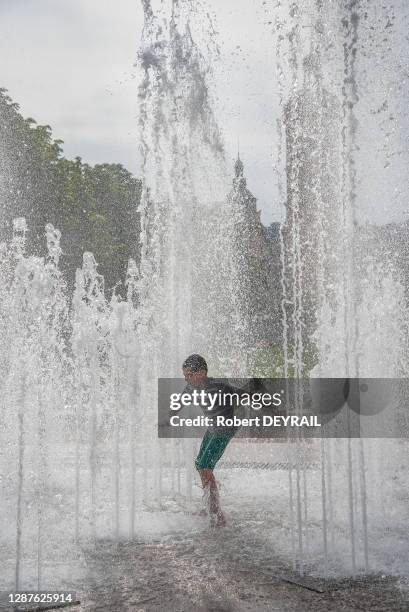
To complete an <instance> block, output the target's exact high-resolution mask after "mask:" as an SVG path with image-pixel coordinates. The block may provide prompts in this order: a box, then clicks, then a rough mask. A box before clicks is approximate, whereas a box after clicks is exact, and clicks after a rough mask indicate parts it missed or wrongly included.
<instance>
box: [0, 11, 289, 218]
mask: <svg viewBox="0 0 409 612" xmlns="http://www.w3.org/2000/svg"><path fill="white" fill-rule="evenodd" d="M213 4H214V5H215V8H216V12H217V15H216V17H217V22H218V27H219V30H220V40H221V41H222V49H221V51H222V57H223V70H224V73H225V74H226V71H228V72H229V78H228V81H229V84H228V88H227V87H225V88H223V74H221V75H220V76H221V80H220V83H219V91H218V92H217V94H218V99H219V101H220V105H219V106H220V108H219V112H220V113H221V114H222V116H223V119H222V123H223V132H224V137H225V142H226V150H227V157H228V159H232V158H233V157H234V156H235V154H236V150H237V139H238V138H239V139H240V147H241V153H242V158H243V161H244V162H245V167H246V174H247V178H248V185H249V187H250V189H252V191H253V192H254V194H255V195H256V196H257V197H258V198H259V206H260V208H262V210H263V220H264V221H266V222H268V221H270V220H271V219H272V218H278V215H279V212H278V209H277V206H276V205H275V204H274V200H275V197H274V176H273V172H272V138H273V136H274V117H273V115H272V112H271V106H272V104H273V87H272V78H273V74H274V64H273V62H272V57H273V42H272V38H271V33H270V32H269V29H268V28H266V27H265V23H264V22H265V18H264V15H263V13H262V11H261V10H260V6H261V2H254V1H253V0H234V2H233V1H230V0H228V1H226V0H224V1H223V2H214V3H213ZM0 23H1V36H0V54H1V57H2V58H3V59H4V58H7V61H5V62H4V61H3V62H2V65H1V69H0V84H1V86H4V87H6V88H7V89H8V90H9V94H10V96H11V97H12V98H13V99H14V100H15V101H16V102H18V103H19V104H20V107H21V112H22V113H23V115H24V116H31V117H33V118H34V119H35V120H36V121H37V122H38V123H48V124H49V125H51V127H52V130H53V136H54V138H61V139H62V140H64V153H65V155H66V156H67V157H75V156H76V155H80V156H81V157H82V158H83V159H84V160H85V161H87V162H88V163H91V164H94V163H101V162H114V163H115V162H119V163H122V164H124V166H126V168H128V169H129V170H130V171H131V172H133V173H135V174H136V175H138V174H139V160H138V135H137V75H136V68H135V67H134V63H135V59H136V54H137V50H138V46H139V41H140V36H141V30H142V25H143V14H142V9H141V2H140V1H139V0H118V1H117V2H112V0H0ZM266 58H268V61H266Z"/></svg>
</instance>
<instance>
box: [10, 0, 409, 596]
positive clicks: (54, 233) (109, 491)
mask: <svg viewBox="0 0 409 612" xmlns="http://www.w3.org/2000/svg"><path fill="white" fill-rule="evenodd" d="M143 6H144V12H145V26H144V31H143V36H142V46H141V51H140V55H139V62H140V65H141V68H142V79H141V84H140V88H139V100H140V128H141V130H140V131H141V140H140V142H141V148H142V160H143V178H144V188H143V197H142V202H141V223H142V231H141V262H140V265H139V267H137V266H136V264H135V262H133V261H132V260H131V261H130V262H129V266H128V271H127V296H126V299H124V300H120V298H119V297H118V296H116V295H114V296H113V297H112V299H111V300H110V301H108V300H107V298H106V295H105V292H104V280H103V277H102V276H101V275H100V274H99V273H98V269H97V262H96V261H95V259H94V257H93V255H92V254H91V253H84V259H83V265H82V268H81V269H79V270H78V271H77V276H76V284H75V290H74V293H73V295H72V298H71V296H69V295H68V292H67V289H66V286H65V283H64V279H63V277H62V275H61V273H60V272H59V268H58V266H59V258H60V255H61V250H60V246H59V239H60V235H59V232H58V230H56V229H55V228H53V227H52V226H51V225H48V226H47V227H46V230H45V240H46V242H47V247H48V256H47V257H46V258H45V259H44V258H38V257H35V256H32V255H29V254H26V253H25V234H26V231H27V227H26V225H25V221H24V220H23V219H16V221H15V224H14V236H13V238H12V240H11V242H10V243H9V244H2V245H0V246H1V248H0V343H1V352H0V368H1V374H2V376H1V380H2V396H1V397H2V399H1V410H2V417H3V418H2V429H1V446H0V448H1V451H0V457H1V482H0V486H1V489H2V496H1V501H0V504H1V515H2V517H3V518H2V533H1V555H2V557H1V565H2V567H4V571H3V572H2V576H0V583H1V586H2V588H3V589H6V588H14V587H15V588H16V589H18V588H23V587H24V588H34V587H38V588H41V587H42V586H47V588H52V587H53V586H55V588H58V589H61V586H62V585H67V586H71V585H72V582H73V581H75V580H78V581H80V580H81V575H82V572H83V567H82V557H81V545H82V543H83V542H84V541H89V540H90V539H91V540H93V539H95V538H101V537H107V538H113V539H115V540H117V541H118V540H120V539H122V538H134V537H136V536H137V535H138V534H139V533H140V531H141V529H142V528H143V525H144V520H145V519H146V517H148V518H147V521H148V523H149V524H151V523H152V524H153V523H155V524H157V523H163V525H165V527H162V529H165V530H166V512H168V513H169V514H171V512H173V511H175V509H176V510H178V512H179V515H178V521H179V527H180V524H181V523H184V522H185V520H186V516H185V514H183V512H184V511H185V510H186V511H187V510H189V509H191V507H193V506H194V504H195V503H196V501H197V499H198V497H199V491H198V490H195V488H194V479H195V475H194V471H193V458H194V453H195V448H196V446H197V441H195V440H190V439H183V440H158V439H157V433H156V424H157V421H156V419H157V415H156V411H157V410H156V403H157V378H158V377H160V376H162V377H166V376H168V377H175V376H178V375H179V370H180V364H181V362H182V360H183V358H184V357H185V356H186V355H187V354H188V353H191V352H201V353H204V354H205V355H206V357H207V358H208V361H209V364H210V366H211V368H212V371H213V372H217V374H218V375H225V376H233V375H234V376H239V375H245V374H246V373H247V371H246V368H247V364H246V357H247V353H248V351H249V350H250V349H251V346H250V344H251V338H250V339H249V336H251V334H250V333H249V330H251V329H252V328H251V325H250V321H251V312H249V306H248V305H246V304H243V303H242V302H241V301H240V286H241V285H240V282H241V281H240V274H241V273H242V272H243V269H242V264H241V263H240V247H239V243H238V241H237V234H236V231H237V227H236V226H235V224H234V223H233V220H234V219H236V212H237V211H236V212H235V209H234V205H235V193H237V191H238V189H239V187H238V186H240V184H241V183H240V180H242V178H243V176H242V168H241V167H236V177H235V181H236V182H235V183H234V187H233V192H232V193H233V196H231V197H229V198H227V197H226V196H227V194H228V193H229V182H228V179H227V171H226V169H225V154H224V148H223V140H222V136H221V133H220V130H219V128H218V125H217V120H216V114H215V112H214V109H213V102H212V94H211V87H210V85H209V80H211V76H212V73H211V64H212V62H213V61H214V60H215V55H217V52H218V49H217V44H215V40H214V37H213V34H211V33H212V32H213V31H214V30H213V28H212V27H210V25H209V21H208V19H210V17H209V16H208V15H207V13H206V11H205V10H204V9H203V7H202V4H201V3H197V5H196V6H193V5H192V3H190V2H188V1H187V0H186V1H184V0H179V1H176V0H175V1H174V2H171V3H170V4H169V6H168V7H167V6H166V4H165V3H160V4H159V3H158V6H154V5H153V2H150V0H144V2H143ZM272 8H273V9H274V11H275V22H274V27H275V33H276V40H277V47H276V50H275V51H276V57H277V68H278V86H279V88H278V96H279V103H280V109H281V117H280V118H279V121H278V131H277V136H278V138H277V151H278V160H277V164H276V167H275V171H276V172H277V174H278V176H279V185H278V187H279V196H280V199H281V204H282V205H283V206H285V210H286V222H285V223H284V224H283V226H282V230H281V236H280V239H281V250H282V275H281V279H280V283H281V287H282V294H283V300H282V310H281V316H282V321H281V324H282V328H283V356H284V360H283V366H284V375H285V377H289V376H294V377H302V376H303V375H304V374H305V372H306V371H311V370H312V367H313V366H314V369H313V370H312V371H313V373H314V375H315V376H317V377H326V376H339V377H355V376H361V377H362V376H367V377H376V376H385V377H386V376H388V377H395V376H405V375H406V373H407V367H408V364H407V351H406V346H407V342H406V340H407V323H406V319H407V317H406V308H407V307H406V302H405V299H406V298H405V294H404V288H403V284H402V279H401V277H400V274H399V270H398V269H397V267H396V265H395V263H394V262H393V261H391V262H389V261H388V262H387V261H385V260H383V259H382V254H383V252H382V249H381V254H380V256H379V255H375V254H373V253H372V252H371V251H370V250H368V252H366V250H365V249H366V248H367V246H368V244H369V245H370V244H371V242H370V241H369V242H367V236H368V233H369V229H368V228H367V229H365V224H363V223H362V220H361V218H360V215H361V213H362V211H361V210H360V202H361V201H362V200H365V197H366V196H365V193H364V194H363V193H362V186H361V185H360V182H359V180H358V179H359V177H360V171H361V170H362V163H363V162H362V159H361V156H360V155H359V154H358V150H359V147H360V146H361V140H360V139H361V138H362V134H361V132H360V125H361V122H362V116H364V118H365V117H366V116H367V115H366V114H365V113H367V108H366V107H365V105H364V107H363V108H362V107H361V106H360V104H359V100H360V98H359V93H360V90H359V86H360V79H361V78H362V74H365V69H364V68H362V65H360V64H359V61H360V59H359V58H360V57H361V55H363V56H364V57H365V55H364V52H365V49H366V47H365V44H366V43H367V37H368V32H372V30H371V20H370V18H369V17H368V16H366V17H365V14H366V13H365V10H364V8H363V2H362V3H361V2H352V3H351V2H348V3H345V4H344V3H340V4H339V5H336V6H335V5H333V4H332V3H330V4H329V5H328V6H326V7H324V5H323V3H322V2H320V1H319V0H317V1H316V2H312V1H311V3H310V4H309V6H308V10H302V8H301V7H300V6H299V3H290V6H289V11H288V14H287V9H286V7H283V6H282V4H281V2H277V3H275V4H274V7H272ZM389 17H390V15H388V14H386V13H385V14H384V13H382V14H380V15H377V17H376V18H377V19H379V20H380V21H381V22H382V20H384V21H385V22H386V20H387V19H389ZM306 33H307V34H306ZM210 34H211V35H210ZM371 36H373V34H371ZM371 41H372V42H370V44H372V45H373V48H376V47H377V42H376V41H374V40H373V39H371ZM368 44H369V43H368ZM392 76H393V75H392ZM391 78H392V77H391ZM365 82H366V81H365ZM382 112H383V111H382ZM381 114H382V113H381ZM368 117H369V114H368ZM370 117H371V120H372V121H375V120H376V117H377V115H375V114H373V115H370ZM380 129H383V128H380ZM395 145H396V142H395V141H394V139H393V134H392V133H391V132H388V140H387V142H386V144H385V145H384V146H385V147H386V149H385V148H384V149H383V150H382V152H381V153H382V154H383V155H384V156H385V157H386V158H387V160H388V163H390V160H391V159H392V160H393V158H394V157H393V154H394V148H395ZM285 153H286V154H285ZM235 190H236V191H235ZM402 190H403V187H402ZM236 220H237V219H236ZM220 225H221V226H222V227H223V228H224V230H225V231H223V232H222V233H218V232H217V231H216V230H217V228H218V227H219V226H220ZM340 235H341V238H339V236H340ZM365 245H366V246H365ZM364 246H365V248H364ZM209 271H210V272H209ZM379 322H381V324H379ZM252 333H253V332H252ZM311 346H313V347H315V349H316V354H317V359H316V361H315V362H314V363H312V362H311ZM297 408H298V410H300V411H301V410H302V403H301V398H299V403H298V406H297ZM287 447H288V448H287V460H286V462H285V465H284V468H283V469H282V471H281V472H280V473H279V474H278V473H277V475H275V480H274V483H275V484H274V487H276V489H274V491H276V490H279V491H280V499H276V500H275V503H276V505H277V509H276V512H277V513H279V516H280V517H281V519H282V521H283V527H282V529H281V531H280V534H279V535H278V534H277V533H276V532H274V533H273V530H272V531H271V533H270V534H267V535H266V536H265V540H266V542H267V544H269V543H271V547H270V548H271V550H276V551H277V550H279V551H280V554H282V555H283V556H284V557H285V559H286V560H287V562H288V563H289V564H290V563H292V564H293V567H294V569H296V570H297V571H298V572H300V573H305V572H315V574H318V575H321V576H322V575H330V574H337V575H339V574H342V573H347V574H355V573H358V572H369V571H371V570H381V569H382V570H385V569H386V568H387V567H388V564H389V563H390V559H391V553H390V551H391V547H392V546H394V545H395V547H396V541H397V538H398V537H400V536H399V533H400V530H401V529H402V526H403V525H404V520H403V518H402V516H404V513H403V505H404V502H405V499H404V496H402V497H401V498H399V491H400V489H401V488H402V487H404V486H405V476H404V474H403V472H402V471H397V466H399V465H401V464H403V465H406V464H405V460H404V451H405V448H406V447H405V445H404V443H403V442H402V441H394V440H391V441H389V440H365V441H364V440H362V439H359V440H343V439H342V440H321V441H319V442H318V443H317V444H307V443H306V442H305V440H303V439H302V438H299V439H297V440H296V443H295V444H290V443H288V444H287ZM275 450H276V446H275V445H274V444H271V445H269V448H268V450H267V454H268V460H269V461H271V462H272V463H274V456H275V455H274V453H275ZM252 452H253V449H252V448H248V449H246V458H247V459H248V461H247V467H245V468H244V470H243V474H242V476H243V480H245V477H246V474H248V473H249V471H250V472H251V469H252V468H251V462H252ZM385 455H387V457H388V459H387V460H385ZM247 459H246V460H247ZM257 474H258V476H260V478H261V475H260V474H259V473H257ZM389 475H393V476H394V477H395V478H396V479H398V480H397V481H396V480H392V479H391V480H387V478H388V476H389ZM263 478H264V476H263ZM263 482H265V480H263ZM395 482H396V485H395V484H394V483H395ZM277 483H278V484H277ZM262 487H263V485H260V486H259V487H258V486H253V488H252V489H251V491H252V496H253V497H252V499H251V504H252V506H251V507H252V512H253V513H254V515H256V516H257V513H258V512H259V510H260V508H261V507H262V504H264V503H265V501H263V500H264V497H263V495H264V493H265V491H262V490H261V489H262ZM271 490H272V491H273V485H271ZM284 494H285V495H284ZM236 496H237V497H236V498H235V499H234V502H235V503H238V502H240V497H239V496H240V493H236ZM391 496H392V497H393V499H394V500H395V505H394V508H391V507H390V505H388V504H387V503H386V500H387V499H390V497H391ZM276 497H277V496H276ZM284 500H288V503H287V501H284ZM249 503H250V502H249ZM269 504H270V502H269ZM280 504H281V505H280ZM269 507H270V506H269ZM181 510H182V512H181ZM399 512H401V513H403V514H402V516H399ZM145 523H146V520H145ZM6 526H7V529H6ZM264 527H265V526H264ZM264 527H263V528H264ZM386 527H387V528H388V529H387V530H386ZM394 529H395V531H396V533H395V534H394V533H393V530H394ZM159 532H161V531H160V529H159ZM386 532H387V533H386ZM385 534H386V535H385ZM387 534H389V535H390V539H389V540H388V537H389V536H388V537H387ZM396 534H398V535H396ZM381 536H382V541H381V546H382V547H383V548H381V546H380V545H377V543H376V539H377V538H380V537H381ZM270 537H271V542H270V540H269V538H270ZM273 541H274V546H273V544H272V542H273ZM391 542H392V543H391ZM399 545H400V548H399V550H401V549H403V546H404V539H403V538H402V539H401V540H400V541H399ZM399 554H400V552H399ZM68 562H69V565H70V567H69V568H68V567H67V563H68ZM392 570H393V571H395V572H400V571H404V570H403V565H402V560H401V558H400V557H399V555H398V558H397V560H396V563H395V566H394V567H393V568H392Z"/></svg>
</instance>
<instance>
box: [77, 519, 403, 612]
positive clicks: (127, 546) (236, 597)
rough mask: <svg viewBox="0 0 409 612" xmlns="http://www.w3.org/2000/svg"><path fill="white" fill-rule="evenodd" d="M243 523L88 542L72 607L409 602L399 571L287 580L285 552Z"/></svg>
mask: <svg viewBox="0 0 409 612" xmlns="http://www.w3.org/2000/svg"><path fill="white" fill-rule="evenodd" d="M258 550H259V547H258V543H257V542H254V540H252V541H251V542H250V541H245V540H244V539H243V535H242V532H241V531H239V532H238V531H237V530H234V531H233V530H232V529H228V528H227V529H223V530H220V529H214V528H213V529H212V528H209V529H208V530H205V531H203V532H201V533H199V534H196V535H194V536H193V537H189V538H185V537H183V538H181V537H180V536H179V537H177V536H173V537H172V536H170V537H167V538H166V539H165V540H162V541H160V542H157V543H150V544H147V543H143V542H139V543H138V542H131V543H123V544H118V543H112V542H110V541H99V542H98V543H97V544H96V546H95V547H93V548H90V549H88V550H84V554H85V560H86V563H87V567H88V584H89V590H88V591H87V592H83V593H79V594H78V595H79V597H80V600H81V602H82V604H81V606H80V607H77V608H71V610H72V612H77V611H78V612H79V611H82V612H85V611H91V610H92V611H98V612H99V611H101V612H106V611H108V610H112V611H114V612H121V611H122V610H124V611H136V612H139V611H140V612H142V611H144V612H145V611H146V612H148V611H149V612H150V611H152V612H159V611H164V610H166V611H169V612H179V611H181V612H182V611H183V612H185V611H186V612H193V611H195V612H196V611H197V612H202V611H203V612H204V611H211V612H233V611H234V612H236V611H237V612H244V611H246V612H250V611H251V612H263V611H267V610H277V611H280V612H286V611H287V610H292V611H296V612H309V611H311V612H312V611H314V612H324V611H325V612H340V611H347V612H353V611H355V610H357V611H358V610H359V611H361V610H368V611H373V612H375V611H376V612H380V611H383V612H394V611H402V612H403V611H406V612H407V611H408V610H409V587H407V586H405V585H404V584H403V583H402V581H399V580H398V579H394V578H388V577H381V576H374V577H371V578H365V579H361V580H355V581H351V580H345V579H344V580H340V581H338V582H331V583H327V584H324V583H319V582H317V581H314V580H310V581H309V582H308V580H305V581H303V580H301V581H300V582H301V583H303V582H304V584H305V585H306V586H309V587H312V588H317V589H318V590H320V589H321V588H322V590H323V591H324V592H316V591H314V590H310V589H308V588H305V586H302V584H294V583H291V582H287V581H286V579H287V578H289V579H290V580H291V579H293V578H294V576H293V575H292V574H291V571H290V570H289V568H288V567H286V566H285V565H284V564H283V563H281V562H280V560H279V559H273V558H271V557H270V559H268V560H267V559H266V558H265V557H264V558H261V556H260V555H259V554H258Z"/></svg>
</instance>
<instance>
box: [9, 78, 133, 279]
mask: <svg viewBox="0 0 409 612" xmlns="http://www.w3.org/2000/svg"><path fill="white" fill-rule="evenodd" d="M62 144H63V141H62V140H58V139H57V140H53V138H52V133H51V128H50V126H49V125H37V123H36V122H35V120H34V119H32V118H31V117H29V118H27V119H24V118H23V117H22V116H21V114H20V113H19V106H18V104H16V103H14V102H13V101H12V100H11V98H10V97H9V96H8V95H7V90H6V89H4V88H0V206H1V219H2V223H1V226H0V239H5V238H7V237H9V236H10V232H11V227H12V220H13V218H15V217H19V216H24V217H25V218H26V220H27V224H28V227H29V236H28V250H29V251H30V252H32V253H34V254H36V255H44V254H45V239H44V227H45V225H46V223H52V224H53V225H54V226H55V227H57V228H58V229H59V230H60V231H61V233H62V240H61V246H62V249H63V257H62V259H61V268H62V269H63V270H64V271H65V272H66V276H67V281H68V284H70V285H71V284H72V283H73V282H74V276H75V269H76V268H77V267H79V266H81V263H82V253H83V252H84V251H92V252H93V253H94V256H95V258H96V260H97V261H98V262H99V272H100V273H101V274H103V275H104V276H105V281H106V282H105V286H106V288H107V289H108V290H109V289H110V288H112V287H113V286H114V285H115V283H117V281H118V280H123V279H124V276H125V271H126V266H127V262H128V259H129V258H130V257H132V258H134V259H135V260H137V261H138V259H139V230H140V223H139V214H138V204H139V201H140V195H141V181H140V180H138V179H136V178H135V177H134V176H132V174H131V173H130V172H128V170H126V169H125V168H124V167H123V166H122V165H121V164H97V165H95V166H90V165H88V164H86V163H83V162H82V160H81V158H80V157H76V158H75V160H69V159H66V158H65V157H63V156H62V153H63V150H62V146H61V145H62Z"/></svg>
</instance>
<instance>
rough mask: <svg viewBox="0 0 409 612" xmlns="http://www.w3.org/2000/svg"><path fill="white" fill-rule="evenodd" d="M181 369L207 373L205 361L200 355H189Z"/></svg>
mask: <svg viewBox="0 0 409 612" xmlns="http://www.w3.org/2000/svg"><path fill="white" fill-rule="evenodd" d="M182 368H186V369H187V370H190V371H191V372H199V370H206V372H207V363H206V360H205V359H204V358H203V357H202V356H201V355H196V354H193V355H189V357H186V359H185V360H184V362H183V365H182Z"/></svg>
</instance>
